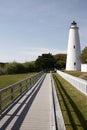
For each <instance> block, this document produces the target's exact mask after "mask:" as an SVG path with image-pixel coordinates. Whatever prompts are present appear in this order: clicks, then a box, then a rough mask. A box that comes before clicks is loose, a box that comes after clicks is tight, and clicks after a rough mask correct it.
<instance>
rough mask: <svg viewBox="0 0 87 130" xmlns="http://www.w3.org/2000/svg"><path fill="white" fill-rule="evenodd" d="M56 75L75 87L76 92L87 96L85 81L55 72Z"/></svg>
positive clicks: (86, 83) (86, 82)
mask: <svg viewBox="0 0 87 130" xmlns="http://www.w3.org/2000/svg"><path fill="white" fill-rule="evenodd" d="M57 73H58V74H59V75H60V76H62V77H63V78H64V79H65V80H67V81H68V82H69V83H70V84H72V85H73V86H74V87H76V88H77V89H78V90H80V91H81V92H82V93H84V94H85V95H87V81H86V80H83V79H80V78H78V77H75V76H72V75H69V74H66V73H64V72H61V71H59V70H57Z"/></svg>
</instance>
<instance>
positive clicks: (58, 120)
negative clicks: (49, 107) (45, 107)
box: [51, 73, 66, 130]
mask: <svg viewBox="0 0 87 130" xmlns="http://www.w3.org/2000/svg"><path fill="white" fill-rule="evenodd" d="M51 85H52V96H53V105H54V115H55V125H56V130H58V129H59V130H66V127H65V124H64V119H63V115H62V111H61V108H60V104H59V101H58V97H57V93H56V88H55V85H54V80H53V77H52V73H51Z"/></svg>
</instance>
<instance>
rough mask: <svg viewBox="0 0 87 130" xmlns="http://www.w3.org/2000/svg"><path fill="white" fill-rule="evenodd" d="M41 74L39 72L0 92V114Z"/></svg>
mask: <svg viewBox="0 0 87 130" xmlns="http://www.w3.org/2000/svg"><path fill="white" fill-rule="evenodd" d="M42 74H43V72H39V73H37V74H35V75H33V76H31V77H28V78H26V79H23V80H21V81H19V82H16V83H15V84H12V85H10V86H8V87H7V88H5V89H2V90H0V113H1V112H2V111H3V110H5V109H6V108H7V107H8V106H9V105H10V104H11V103H12V102H13V101H14V100H15V99H16V98H17V97H18V96H20V95H21V94H22V93H23V92H24V91H26V90H28V89H29V88H30V87H32V86H33V85H34V84H35V83H36V82H37V81H38V79H39V78H40V77H41V76H42Z"/></svg>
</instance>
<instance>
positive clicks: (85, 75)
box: [64, 71, 87, 80]
mask: <svg viewBox="0 0 87 130" xmlns="http://www.w3.org/2000/svg"><path fill="white" fill-rule="evenodd" d="M64 72H65V73H68V74H70V75H73V76H76V77H79V78H82V79H85V80H87V72H81V71H64Z"/></svg>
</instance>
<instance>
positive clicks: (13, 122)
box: [0, 74, 55, 130]
mask: <svg viewBox="0 0 87 130" xmlns="http://www.w3.org/2000/svg"><path fill="white" fill-rule="evenodd" d="M39 84H40V83H39ZM0 127H1V128H0V130H55V120H54V110H53V98H52V86H51V78H50V74H47V75H46V77H45V79H44V81H43V83H42V85H37V86H34V87H32V88H31V89H30V90H29V91H28V92H27V93H26V94H25V95H24V96H23V97H22V98H21V99H20V100H19V101H18V102H17V103H16V104H15V105H14V106H13V107H12V109H10V110H9V111H8V112H7V113H6V114H5V115H4V116H3V118H2V119H1V121H0Z"/></svg>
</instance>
